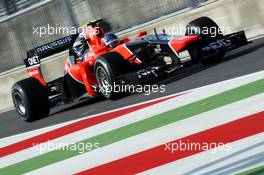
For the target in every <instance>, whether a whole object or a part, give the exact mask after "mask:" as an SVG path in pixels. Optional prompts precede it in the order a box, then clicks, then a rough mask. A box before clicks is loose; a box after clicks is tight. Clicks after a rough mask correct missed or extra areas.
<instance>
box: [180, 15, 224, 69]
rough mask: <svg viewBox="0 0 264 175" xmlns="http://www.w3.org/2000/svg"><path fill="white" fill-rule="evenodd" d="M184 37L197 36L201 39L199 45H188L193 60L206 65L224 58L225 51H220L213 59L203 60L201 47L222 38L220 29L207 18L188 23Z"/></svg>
mask: <svg viewBox="0 0 264 175" xmlns="http://www.w3.org/2000/svg"><path fill="white" fill-rule="evenodd" d="M185 35H186V36H188V35H199V36H200V37H201V39H202V42H201V43H197V44H196V45H195V44H194V45H190V47H189V49H188V50H189V53H190V55H191V57H192V59H193V60H196V61H197V60H199V62H201V63H202V64H205V65H208V64H212V63H214V62H217V61H219V60H220V59H222V58H223V57H224V55H225V51H220V52H218V53H217V54H216V55H214V56H213V57H207V58H203V54H202V53H201V51H200V50H201V46H205V45H207V44H209V43H212V42H215V41H217V40H219V39H223V38H224V36H223V34H222V32H221V29H220V28H219V26H218V25H217V24H216V23H215V22H214V21H213V20H212V19H210V18H208V17H200V18H197V19H195V20H193V21H191V22H189V23H188V24H187V26H186V33H185Z"/></svg>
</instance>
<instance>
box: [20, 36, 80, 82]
mask: <svg viewBox="0 0 264 175" xmlns="http://www.w3.org/2000/svg"><path fill="white" fill-rule="evenodd" d="M77 36H78V34H74V35H70V36H66V37H63V38H60V39H57V40H55V41H52V42H49V43H46V44H43V45H41V46H38V47H36V48H33V49H31V50H28V51H27V58H26V59H24V63H25V66H26V69H27V72H28V75H29V77H34V78H36V79H38V80H39V81H40V82H41V83H42V84H43V85H46V81H45V80H44V78H43V76H42V73H41V67H40V65H41V59H43V58H45V57H48V56H51V55H54V54H56V53H59V52H62V51H64V50H67V49H68V48H70V47H71V46H72V44H73V42H74V41H75V39H76V38H77Z"/></svg>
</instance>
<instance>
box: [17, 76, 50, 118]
mask: <svg viewBox="0 0 264 175" xmlns="http://www.w3.org/2000/svg"><path fill="white" fill-rule="evenodd" d="M12 99H13V103H14V106H15V108H16V111H17V112H18V113H19V115H20V116H21V118H22V119H23V120H25V121H28V122H31V121H34V120H37V119H40V118H43V117H46V116H47V115H48V114H49V111H50V104H49V99H48V91H47V89H46V88H45V87H44V86H43V85H42V84H41V83H40V82H39V81H38V80H37V79H35V78H27V79H24V80H21V81H18V82H16V83H15V84H14V85H13V87H12Z"/></svg>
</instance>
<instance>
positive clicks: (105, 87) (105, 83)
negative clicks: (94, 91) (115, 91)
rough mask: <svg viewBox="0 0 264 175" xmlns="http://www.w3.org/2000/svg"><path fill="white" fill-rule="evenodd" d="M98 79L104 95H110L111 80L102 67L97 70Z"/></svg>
mask: <svg viewBox="0 0 264 175" xmlns="http://www.w3.org/2000/svg"><path fill="white" fill-rule="evenodd" d="M96 78H97V81H98V83H99V88H100V92H101V93H103V94H104V95H106V96H107V95H108V93H109V92H110V90H111V89H110V80H109V76H108V75H107V73H106V71H105V70H104V69H103V68H102V67H98V68H97V70H96Z"/></svg>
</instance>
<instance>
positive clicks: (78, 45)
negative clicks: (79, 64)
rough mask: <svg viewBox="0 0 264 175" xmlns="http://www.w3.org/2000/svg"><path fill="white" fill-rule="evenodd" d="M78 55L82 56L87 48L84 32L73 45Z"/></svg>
mask: <svg viewBox="0 0 264 175" xmlns="http://www.w3.org/2000/svg"><path fill="white" fill-rule="evenodd" d="M72 48H73V50H74V52H75V53H76V55H77V56H81V55H82V54H83V52H84V50H85V38H84V35H83V34H79V36H78V37H77V39H76V40H75V42H74V44H73V46H72Z"/></svg>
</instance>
